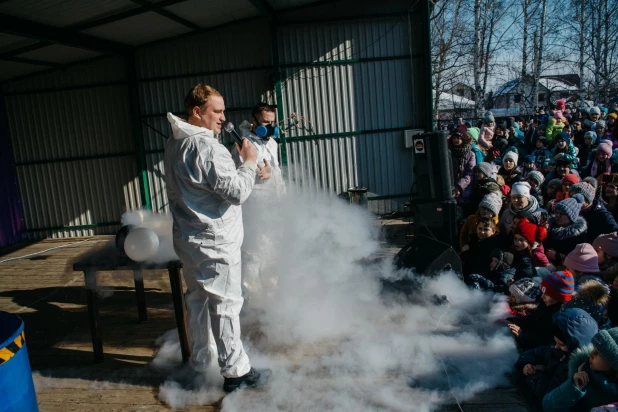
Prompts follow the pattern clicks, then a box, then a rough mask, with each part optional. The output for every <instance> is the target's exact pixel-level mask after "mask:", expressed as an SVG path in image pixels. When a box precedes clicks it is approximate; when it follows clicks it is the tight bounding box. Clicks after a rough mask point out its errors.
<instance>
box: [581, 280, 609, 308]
mask: <svg viewBox="0 0 618 412" xmlns="http://www.w3.org/2000/svg"><path fill="white" fill-rule="evenodd" d="M575 296H577V297H579V298H581V299H585V300H587V301H589V302H592V303H595V304H597V305H602V306H606V305H607V304H608V302H609V288H608V287H607V285H603V284H602V283H599V282H597V281H596V280H588V281H586V282H584V283H583V284H582V285H581V286H580V287H579V290H578V291H577V292H576V293H575Z"/></svg>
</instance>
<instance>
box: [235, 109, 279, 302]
mask: <svg viewBox="0 0 618 412" xmlns="http://www.w3.org/2000/svg"><path fill="white" fill-rule="evenodd" d="M251 117H252V122H251V123H249V122H248V121H244V122H242V123H241V124H240V126H239V129H240V132H241V134H242V136H243V137H244V138H245V139H247V140H249V141H250V142H251V143H253V145H254V146H255V147H256V148H257V152H258V154H257V165H258V168H259V170H258V173H257V175H256V177H255V185H254V187H253V192H252V193H251V196H250V197H249V199H248V200H247V202H245V204H243V223H244V225H245V241H244V242H243V245H242V262H243V269H242V274H243V288H244V296H245V298H248V297H251V298H258V297H259V296H260V295H261V293H262V291H263V285H264V282H265V279H264V275H266V276H267V275H268V273H267V266H268V264H269V262H272V261H274V254H275V253H276V248H275V247H274V242H275V241H276V239H275V238H276V236H274V235H275V233H274V230H275V228H276V227H278V226H277V224H276V222H275V221H274V219H276V218H277V216H278V213H277V212H276V210H277V208H278V207H280V200H281V197H282V196H283V194H284V193H285V183H284V181H283V174H282V173H281V167H280V165H279V145H278V144H277V142H276V141H275V139H274V138H276V137H278V136H279V128H278V127H276V126H275V108H274V107H273V106H270V105H268V104H266V103H258V104H257V105H256V106H255V107H254V108H253V110H252V112H251ZM232 156H233V157H234V160H235V161H236V164H237V165H240V164H242V161H243V158H242V154H239V152H238V149H237V148H236V147H234V148H232ZM269 279H270V280H271V281H273V282H274V280H273V278H272V277H271V278H269Z"/></svg>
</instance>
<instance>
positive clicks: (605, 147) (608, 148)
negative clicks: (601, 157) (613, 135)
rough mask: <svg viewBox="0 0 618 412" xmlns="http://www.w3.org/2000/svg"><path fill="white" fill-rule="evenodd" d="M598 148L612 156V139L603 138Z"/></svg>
mask: <svg viewBox="0 0 618 412" xmlns="http://www.w3.org/2000/svg"><path fill="white" fill-rule="evenodd" d="M597 150H599V151H601V152H603V153H606V154H607V155H608V156H611V155H612V142H611V141H610V140H603V141H602V142H601V143H599V147H597Z"/></svg>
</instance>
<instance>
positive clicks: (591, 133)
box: [584, 130, 597, 144]
mask: <svg viewBox="0 0 618 412" xmlns="http://www.w3.org/2000/svg"><path fill="white" fill-rule="evenodd" d="M586 137H591V138H592V144H595V143H596V141H597V132H593V131H592V130H590V131H588V132H586V133H585V134H584V139H585V138H586Z"/></svg>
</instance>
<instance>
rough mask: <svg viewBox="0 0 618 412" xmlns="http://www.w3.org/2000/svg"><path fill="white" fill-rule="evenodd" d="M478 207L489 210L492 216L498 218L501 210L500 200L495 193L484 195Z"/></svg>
mask: <svg viewBox="0 0 618 412" xmlns="http://www.w3.org/2000/svg"><path fill="white" fill-rule="evenodd" d="M479 207H484V208H486V209H489V210H491V212H492V213H493V214H494V216H498V215H499V214H500V209H502V199H501V198H500V196H498V195H497V194H495V193H490V194H488V195H485V197H484V198H483V200H481V203H479Z"/></svg>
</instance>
